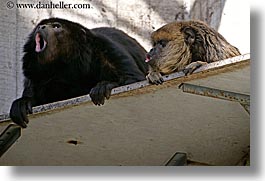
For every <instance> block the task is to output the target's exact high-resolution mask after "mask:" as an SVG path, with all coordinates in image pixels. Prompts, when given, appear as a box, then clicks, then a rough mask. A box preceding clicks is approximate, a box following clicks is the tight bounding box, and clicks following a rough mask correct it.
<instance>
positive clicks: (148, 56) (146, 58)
mask: <svg viewBox="0 0 265 181" xmlns="http://www.w3.org/2000/svg"><path fill="white" fill-rule="evenodd" d="M151 59H152V57H151V56H150V55H149V54H148V53H147V54H146V57H145V62H149V61H150V60H151Z"/></svg>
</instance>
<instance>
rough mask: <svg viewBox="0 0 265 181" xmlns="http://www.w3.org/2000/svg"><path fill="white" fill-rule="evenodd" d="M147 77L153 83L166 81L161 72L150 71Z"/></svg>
mask: <svg viewBox="0 0 265 181" xmlns="http://www.w3.org/2000/svg"><path fill="white" fill-rule="evenodd" d="M146 79H147V80H148V81H149V82H150V83H152V84H156V85H158V84H162V83H163V82H164V80H163V77H162V75H161V74H160V73H159V72H149V73H148V75H147V76H146Z"/></svg>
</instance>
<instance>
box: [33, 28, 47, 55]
mask: <svg viewBox="0 0 265 181" xmlns="http://www.w3.org/2000/svg"><path fill="white" fill-rule="evenodd" d="M35 42H36V47H35V51H36V52H38V53H39V52H42V51H44V49H45V48H46V45H47V42H46V41H45V40H44V38H43V37H42V36H41V34H40V33H37V34H36V36H35Z"/></svg>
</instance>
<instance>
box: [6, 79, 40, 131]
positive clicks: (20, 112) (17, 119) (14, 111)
mask: <svg viewBox="0 0 265 181" xmlns="http://www.w3.org/2000/svg"><path fill="white" fill-rule="evenodd" d="M34 104H35V100H34V92H33V85H32V83H31V81H30V80H28V79H26V80H25V84H24V91H23V94H22V97H21V98H19V99H16V100H15V101H14V102H13V103H12V106H11V109H10V113H9V114H10V118H11V119H12V120H13V122H14V123H16V124H18V125H19V126H21V127H23V128H26V127H27V123H28V122H29V120H28V117H27V114H32V105H34Z"/></svg>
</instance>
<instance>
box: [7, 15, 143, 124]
mask: <svg viewBox="0 0 265 181" xmlns="http://www.w3.org/2000/svg"><path fill="white" fill-rule="evenodd" d="M55 22H56V23H59V24H60V25H61V27H59V28H58V27H55ZM57 31H59V33H58V32H57ZM51 32H52V33H51ZM37 33H39V34H41V37H43V39H44V40H46V41H47V47H46V49H45V50H44V51H43V52H36V51H35V47H36V44H37V43H36V42H35V37H36V34H37ZM53 36H54V37H53ZM42 41H43V40H42ZM41 44H42V45H43V42H42V43H41ZM42 45H41V46H42ZM24 52H25V54H24V57H23V73H24V75H25V84H24V91H23V95H22V97H21V98H20V99H17V100H15V101H14V102H13V104H12V107H11V110H10V117H11V119H12V120H13V121H14V122H15V123H17V124H19V125H21V126H22V127H26V123H27V122H28V118H27V116H26V114H28V113H31V112H32V110H31V109H32V106H37V105H41V104H46V103H50V102H54V101H59V100H64V99H68V98H72V97H76V96H81V95H85V94H89V93H90V97H91V98H92V101H93V102H94V103H95V104H96V105H102V104H104V100H105V98H107V99H108V98H109V97H110V92H111V89H112V88H114V87H117V86H121V85H125V84H129V83H133V82H136V81H141V80H144V79H145V75H146V72H147V67H146V64H145V63H144V59H145V54H146V51H145V50H144V49H143V47H142V46H141V45H140V44H139V43H138V42H137V41H136V40H135V39H133V38H131V37H129V36H128V35H127V34H125V33H124V32H122V31H120V30H117V29H115V28H95V29H91V30H89V29H87V28H85V27H83V26H81V25H80V24H77V23H74V22H71V21H68V20H63V19H59V18H50V19H45V20H42V21H41V22H40V23H39V24H38V25H37V26H36V28H35V29H34V30H33V32H32V33H31V34H30V36H29V40H28V41H27V43H26V44H25V46H24Z"/></svg>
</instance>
